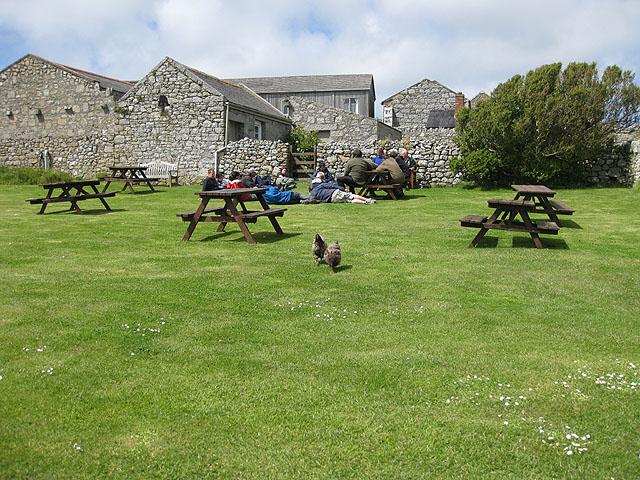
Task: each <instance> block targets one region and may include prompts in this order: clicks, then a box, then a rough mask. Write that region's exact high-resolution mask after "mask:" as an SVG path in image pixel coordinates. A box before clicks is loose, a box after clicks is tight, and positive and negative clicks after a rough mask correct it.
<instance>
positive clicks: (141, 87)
mask: <svg viewBox="0 0 640 480" xmlns="http://www.w3.org/2000/svg"><path fill="white" fill-rule="evenodd" d="M161 95H164V96H165V97H166V99H167V101H168V103H169V105H168V106H167V107H165V108H164V109H162V108H161V107H160V106H159V98H160V96H161ZM118 107H119V108H118V109H117V112H116V116H117V122H116V125H115V136H114V159H115V161H116V163H122V164H138V163H145V162H149V161H154V160H163V161H166V162H170V163H175V164H178V175H179V177H180V181H181V182H187V183H188V182H192V181H199V180H200V179H201V177H202V171H203V169H204V164H205V163H206V162H207V161H209V159H210V158H211V157H212V156H213V152H214V151H215V149H217V148H219V147H221V146H222V145H223V144H224V108H225V107H224V103H223V97H222V95H216V94H213V93H211V92H210V91H208V90H207V89H205V88H203V86H202V83H201V82H200V83H199V82H197V81H195V80H193V79H192V78H191V76H189V75H187V74H186V73H185V72H184V71H182V69H181V68H179V67H178V66H177V65H176V64H174V63H173V62H172V61H170V60H169V59H166V60H165V61H163V62H162V63H160V65H159V66H158V67H156V68H155V69H154V70H152V71H151V72H150V73H149V74H148V75H147V76H146V77H145V78H144V79H143V80H142V81H141V82H140V83H138V85H137V86H136V88H135V90H131V91H129V92H128V93H127V95H125V96H124V97H122V99H120V101H119V102H118Z"/></svg>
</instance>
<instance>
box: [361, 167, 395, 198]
mask: <svg viewBox="0 0 640 480" xmlns="http://www.w3.org/2000/svg"><path fill="white" fill-rule="evenodd" d="M368 175H369V180H368V182H367V183H366V184H364V185H363V186H362V187H361V188H360V192H359V193H358V195H362V196H365V197H375V196H376V191H377V190H382V191H384V192H385V193H386V194H387V195H388V196H389V198H391V199H393V200H398V196H397V195H396V191H398V190H402V185H400V184H399V183H394V182H393V180H392V179H391V174H390V173H389V172H386V171H385V172H378V171H376V170H373V171H371V172H368Z"/></svg>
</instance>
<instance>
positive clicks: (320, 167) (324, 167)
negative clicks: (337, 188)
mask: <svg viewBox="0 0 640 480" xmlns="http://www.w3.org/2000/svg"><path fill="white" fill-rule="evenodd" d="M319 172H322V173H324V180H325V181H326V182H333V181H334V180H335V179H334V178H333V173H331V172H330V171H329V169H328V168H327V165H326V164H325V163H324V162H318V168H316V171H315V172H313V175H311V180H313V179H314V178H316V177H317V176H318V173H319Z"/></svg>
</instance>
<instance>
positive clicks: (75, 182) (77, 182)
mask: <svg viewBox="0 0 640 480" xmlns="http://www.w3.org/2000/svg"><path fill="white" fill-rule="evenodd" d="M89 185H100V180H71V181H68V182H53V183H43V184H42V185H41V186H42V188H62V187H76V186H78V187H84V186H89Z"/></svg>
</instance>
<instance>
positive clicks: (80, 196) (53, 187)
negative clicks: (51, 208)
mask: <svg viewBox="0 0 640 480" xmlns="http://www.w3.org/2000/svg"><path fill="white" fill-rule="evenodd" d="M99 184H100V180H75V181H70V182H55V183H46V184H44V185H42V188H44V189H45V190H47V194H46V196H45V197H42V198H27V199H26V200H25V201H27V202H29V203H30V204H31V205H42V208H40V211H39V212H38V213H39V214H43V213H44V212H45V209H46V208H47V205H49V204H50V203H61V202H69V203H71V207H70V208H69V210H75V211H76V212H79V211H81V210H80V207H78V202H81V201H84V200H91V199H98V200H100V202H101V203H102V205H103V206H104V208H105V209H106V210H108V211H110V210H111V208H110V207H109V204H108V203H107V202H106V200H105V198H108V197H114V196H115V195H116V192H99V191H98V189H97V188H96V186H97V185H99ZM87 187H89V188H90V189H91V191H92V192H93V193H92V192H91V191H89V192H88V191H86V190H85V188H87ZM72 190H74V191H75V193H71V191H72ZM54 194H55V195H54Z"/></svg>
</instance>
